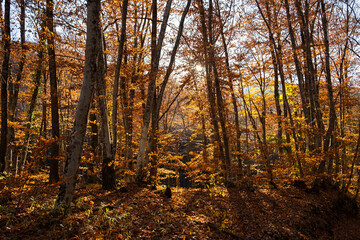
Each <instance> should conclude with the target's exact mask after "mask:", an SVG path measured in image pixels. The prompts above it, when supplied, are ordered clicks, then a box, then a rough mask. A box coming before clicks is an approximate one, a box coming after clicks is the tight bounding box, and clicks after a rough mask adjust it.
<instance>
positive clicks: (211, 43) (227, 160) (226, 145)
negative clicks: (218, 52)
mask: <svg viewBox="0 0 360 240" xmlns="http://www.w3.org/2000/svg"><path fill="white" fill-rule="evenodd" d="M212 15H213V4H212V0H210V2H209V16H208V17H209V53H210V55H209V57H210V63H211V66H212V70H213V72H214V78H215V90H216V91H215V92H216V100H217V101H216V103H217V108H218V113H219V120H220V126H221V131H222V135H223V136H222V137H223V141H224V151H225V162H224V168H225V176H224V177H225V182H229V181H230V180H231V179H230V176H231V175H230V174H231V172H230V171H231V154H230V146H229V138H228V134H227V129H226V116H225V106H224V100H223V97H222V90H221V86H220V79H219V73H218V70H217V66H216V62H215V50H214V41H213V32H212Z"/></svg>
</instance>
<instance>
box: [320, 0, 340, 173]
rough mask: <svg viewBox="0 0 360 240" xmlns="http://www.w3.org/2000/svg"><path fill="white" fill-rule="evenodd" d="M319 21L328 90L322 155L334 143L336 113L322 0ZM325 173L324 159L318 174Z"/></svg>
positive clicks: (324, 8)
mask: <svg viewBox="0 0 360 240" xmlns="http://www.w3.org/2000/svg"><path fill="white" fill-rule="evenodd" d="M321 14H322V16H321V21H322V27H323V34H324V45H325V75H326V87H327V90H328V98H329V115H330V118H329V126H328V129H327V131H326V135H325V138H324V146H323V152H324V154H328V151H329V147H330V140H331V139H332V140H333V141H336V139H334V136H333V132H334V130H335V122H336V112H335V103H334V94H333V88H332V82H331V69H330V47H329V37H328V21H327V17H326V5H325V3H324V0H321ZM324 171H325V159H324V160H322V161H321V162H320V165H319V172H320V173H322V172H324Z"/></svg>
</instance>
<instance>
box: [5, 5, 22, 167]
mask: <svg viewBox="0 0 360 240" xmlns="http://www.w3.org/2000/svg"><path fill="white" fill-rule="evenodd" d="M20 44H21V58H20V62H19V68H18V69H17V73H16V79H15V83H10V84H9V121H10V122H14V121H15V111H16V106H17V102H18V98H19V88H20V81H21V78H22V75H23V70H24V65H25V59H26V45H25V2H24V0H20ZM8 142H11V143H12V146H13V150H14V151H13V152H15V154H12V155H13V156H12V158H13V159H16V158H17V150H15V149H16V138H15V129H14V128H13V127H10V129H9V133H8ZM10 160H11V161H12V159H11V158H10ZM13 162H15V161H13ZM13 167H14V164H13Z"/></svg>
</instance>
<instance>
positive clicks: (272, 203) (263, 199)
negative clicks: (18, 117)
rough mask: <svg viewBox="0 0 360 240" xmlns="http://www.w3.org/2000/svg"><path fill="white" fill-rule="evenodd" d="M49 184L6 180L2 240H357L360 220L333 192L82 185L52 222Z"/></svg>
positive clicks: (37, 179) (0, 208) (0, 198)
mask: <svg viewBox="0 0 360 240" xmlns="http://www.w3.org/2000/svg"><path fill="white" fill-rule="evenodd" d="M46 181H47V176H46V175H45V174H44V175H37V176H31V177H28V178H17V179H10V178H9V179H7V180H6V182H5V180H1V181H0V184H2V185H3V186H4V188H3V189H2V190H1V192H0V194H1V195H0V239H103V238H106V239H130V238H131V239H358V229H360V220H359V217H350V216H347V215H346V214H342V213H339V211H336V209H334V207H333V206H335V205H334V201H335V199H336V196H337V192H336V191H335V190H330V189H329V190H326V191H325V190H324V191H321V192H320V193H319V194H311V193H306V192H305V191H304V190H302V189H296V188H293V187H290V188H280V189H276V190H275V189H266V188H264V189H256V190H255V191H253V192H251V191H242V190H239V189H238V188H228V189H226V188H224V187H214V188H211V189H206V190H202V189H181V188H179V189H176V188H174V189H173V194H172V198H171V199H168V198H166V197H165V196H164V195H163V194H162V193H163V190H164V189H160V190H159V191H152V190H150V189H149V188H147V187H139V186H137V185H131V186H128V187H127V190H126V191H123V190H124V189H122V190H114V191H105V190H102V189H101V186H100V185H79V187H78V188H77V191H76V199H75V201H74V204H73V206H72V212H71V214H69V215H68V216H62V217H59V216H55V215H54V214H53V211H52V209H53V204H54V202H55V198H56V193H57V191H58V186H57V185H49V184H47V183H46Z"/></svg>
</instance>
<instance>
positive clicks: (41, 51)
mask: <svg viewBox="0 0 360 240" xmlns="http://www.w3.org/2000/svg"><path fill="white" fill-rule="evenodd" d="M44 24H45V23H44V22H43V23H42V27H41V32H40V33H39V46H38V48H39V49H38V60H37V65H36V69H35V74H34V90H33V93H32V95H31V99H30V104H29V110H28V112H27V114H26V132H25V138H24V143H25V144H24V146H23V148H22V155H21V161H20V166H19V172H21V170H22V168H23V166H24V163H25V162H26V156H27V153H28V148H29V142H30V132H31V122H32V116H33V112H34V110H35V106H36V99H37V97H38V93H39V87H40V84H41V74H42V72H43V71H44V67H43V61H44V49H45V40H44V27H45V26H44Z"/></svg>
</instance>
